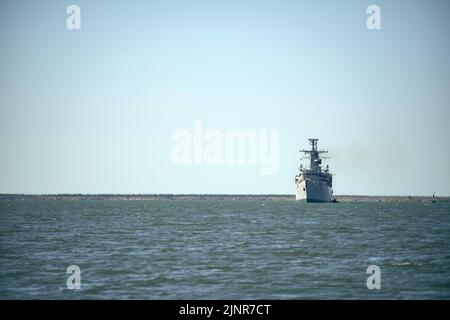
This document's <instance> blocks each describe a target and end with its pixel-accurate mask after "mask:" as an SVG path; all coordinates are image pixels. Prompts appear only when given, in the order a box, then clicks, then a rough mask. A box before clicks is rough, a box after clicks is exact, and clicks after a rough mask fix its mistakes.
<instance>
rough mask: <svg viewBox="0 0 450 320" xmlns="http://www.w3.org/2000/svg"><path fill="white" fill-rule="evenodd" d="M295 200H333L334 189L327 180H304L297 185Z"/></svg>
mask: <svg viewBox="0 0 450 320" xmlns="http://www.w3.org/2000/svg"><path fill="white" fill-rule="evenodd" d="M295 200H297V201H304V202H332V200H333V190H332V189H331V188H330V186H329V185H328V184H327V183H325V182H314V181H308V180H303V181H301V182H299V183H297V185H296V190H295Z"/></svg>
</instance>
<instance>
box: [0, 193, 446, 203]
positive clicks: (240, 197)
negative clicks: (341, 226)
mask: <svg viewBox="0 0 450 320" xmlns="http://www.w3.org/2000/svg"><path fill="white" fill-rule="evenodd" d="M334 198H336V200H337V201H338V202H399V201H412V202H414V201H416V202H441V201H450V197H449V196H436V195H435V194H433V195H430V196H379V195H378V196H371V195H335V196H334ZM0 200H118V201H120V200H147V201H186V200H204V201H208V200H209V201H214V200H216V201H224V200H229V201H295V195H293V194H7V193H3V194H0Z"/></svg>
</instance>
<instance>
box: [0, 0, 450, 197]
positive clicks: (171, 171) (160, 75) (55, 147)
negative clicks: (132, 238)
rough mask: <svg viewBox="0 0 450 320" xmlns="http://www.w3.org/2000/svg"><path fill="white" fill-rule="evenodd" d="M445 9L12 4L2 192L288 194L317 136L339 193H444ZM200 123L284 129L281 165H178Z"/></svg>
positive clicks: (3, 61)
mask: <svg viewBox="0 0 450 320" xmlns="http://www.w3.org/2000/svg"><path fill="white" fill-rule="evenodd" d="M70 4H77V5H79V6H80V8H81V14H82V17H81V26H82V28H81V30H79V31H69V30H68V29H67V28H66V18H67V16H68V15H67V14H66V8H67V6H68V5H70ZM370 4H377V5H379V6H380V8H381V18H382V29H381V30H379V31H369V30H368V29H367V28H366V18H367V16H368V15H367V14H366V8H367V7H368V6H369V5H370ZM449 17H450V4H449V2H448V1H444V0H443V1H436V0H435V1H426V0H420V1H419V0H418V1H365V0H355V1H331V0H330V1H279V0H278V1H275V0H273V1H261V0H260V1H246V0H241V1H230V0H228V1H212V0H211V1H189V0H183V1H181V0H180V1H167V0H164V1H163V0H161V1H81V0H77V1H75V0H74V1H56V0H55V1H17V0H14V1H2V2H1V3H0V46H1V51H0V192H20V193H66V192H68V193H78V192H80V193H293V192H294V180H293V177H294V175H295V174H296V172H297V168H298V165H299V153H298V150H299V149H301V148H304V147H307V146H308V145H307V138H309V137H316V138H319V139H320V141H319V146H320V147H323V148H326V149H329V151H330V156H331V159H330V160H329V164H330V167H331V169H332V170H333V171H334V172H335V173H336V176H335V180H334V190H335V193H336V194H424V195H429V194H431V193H433V192H436V193H437V194H441V195H450V183H449V181H450V169H449V163H450V151H449V143H448V141H449V137H450V129H449V119H450V112H449V109H450V61H449V57H450V37H449V34H450V18H449ZM194 120H201V121H202V122H203V125H204V126H205V127H208V128H219V129H226V128H256V129H259V128H278V129H280V148H281V149H280V171H279V173H278V174H277V175H273V176H262V175H260V174H259V167H255V166H204V165H200V166H175V165H174V164H173V163H172V162H171V150H172V147H173V143H172V142H171V141H170V135H171V133H172V132H173V130H175V129H177V128H187V129H192V126H193V121H194Z"/></svg>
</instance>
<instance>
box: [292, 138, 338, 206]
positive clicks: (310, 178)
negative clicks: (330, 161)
mask: <svg viewBox="0 0 450 320" xmlns="http://www.w3.org/2000/svg"><path fill="white" fill-rule="evenodd" d="M308 140H309V143H310V145H311V150H300V152H302V153H304V154H305V155H306V158H307V159H309V167H306V168H305V167H303V165H300V168H299V173H298V174H297V175H296V176H295V199H296V200H297V201H306V202H334V201H335V200H333V189H332V187H333V175H332V174H331V172H330V170H329V167H328V165H327V166H326V168H325V169H324V170H322V159H321V157H320V155H321V154H322V153H327V152H328V151H325V150H320V151H319V150H317V141H318V140H319V139H308Z"/></svg>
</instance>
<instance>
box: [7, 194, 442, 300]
mask: <svg viewBox="0 0 450 320" xmlns="http://www.w3.org/2000/svg"><path fill="white" fill-rule="evenodd" d="M0 219H1V222H0V289H1V291H0V299H266V298H267V299H385V298H387V299H449V298H450V203H448V202H447V203H440V202H436V203H431V202H428V203H421V202H411V203H410V202H393V203H380V202H378V203H376V202H374V203H337V204H306V203H296V202H294V201H262V202H258V201H62V200H60V201H0ZM70 265H77V266H79V267H80V269H81V288H80V289H79V290H70V289H68V288H67V278H68V277H69V276H70V274H67V273H66V271H67V267H68V266H70ZM370 265H377V266H379V267H380V270H381V289H379V290H376V289H375V290H369V289H368V288H367V284H366V282H367V278H368V277H369V274H367V273H366V271H367V267H368V266H370Z"/></svg>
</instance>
